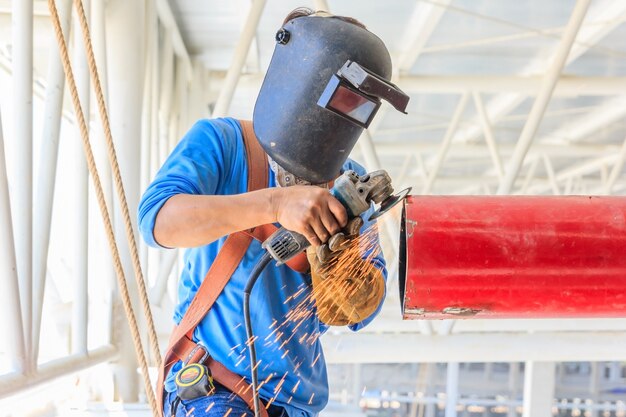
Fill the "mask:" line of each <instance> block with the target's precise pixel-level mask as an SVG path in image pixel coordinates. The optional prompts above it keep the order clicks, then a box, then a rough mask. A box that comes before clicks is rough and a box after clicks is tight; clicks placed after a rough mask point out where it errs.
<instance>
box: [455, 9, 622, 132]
mask: <svg viewBox="0 0 626 417" xmlns="http://www.w3.org/2000/svg"><path fill="white" fill-rule="evenodd" d="M624 18H626V2H624V1H621V0H605V1H599V2H595V3H594V5H593V6H592V7H591V8H590V10H589V13H588V18H587V21H588V22H589V23H590V24H589V25H587V24H585V25H583V26H582V28H581V29H580V32H579V35H578V38H577V43H576V44H575V45H574V46H573V47H572V49H571V51H570V53H569V56H568V57H567V60H566V62H565V65H566V66H567V65H568V64H570V63H572V62H574V61H575V60H576V59H578V58H579V57H580V56H582V55H583V54H584V53H585V52H587V51H588V50H589V49H591V48H592V47H593V46H594V45H595V44H596V43H598V42H599V41H600V40H602V39H603V38H604V37H605V36H607V35H608V34H609V33H611V32H612V31H613V30H615V29H616V28H617V27H619V26H620V24H621V22H622V21H623V19H624ZM595 22H608V23H607V24H605V25H597V24H595ZM545 71H546V60H545V58H544V54H538V56H537V58H536V59H534V60H533V61H531V62H530V63H529V64H528V65H526V66H525V67H524V68H521V69H520V71H519V72H518V74H519V75H533V74H541V73H543V72H545ZM525 98H526V95H524V94H517V93H509V94H499V95H497V96H496V97H494V98H492V99H491V100H490V101H489V103H488V104H487V112H488V114H489V120H491V121H492V123H497V122H498V121H499V120H500V119H501V118H502V117H504V116H506V115H507V114H509V113H510V112H511V111H513V110H514V109H515V108H517V106H518V105H519V104H520V103H522V102H523V101H524V99H525ZM481 134H482V129H481V127H480V121H479V120H478V118H476V120H475V121H474V122H473V123H472V125H471V126H469V127H467V128H464V129H461V130H459V132H458V133H457V135H455V137H454V139H453V142H467V141H470V140H472V139H475V138H476V137H478V136H480V135H481Z"/></svg>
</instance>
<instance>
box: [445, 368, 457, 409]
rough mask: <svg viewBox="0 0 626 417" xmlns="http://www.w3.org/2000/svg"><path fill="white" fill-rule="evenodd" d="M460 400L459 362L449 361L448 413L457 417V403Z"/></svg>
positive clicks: (447, 378) (447, 372) (447, 382)
mask: <svg viewBox="0 0 626 417" xmlns="http://www.w3.org/2000/svg"><path fill="white" fill-rule="evenodd" d="M458 401H459V363H458V362H448V367H447V369H446V414H445V417H456V415H457V413H456V404H457V402H458Z"/></svg>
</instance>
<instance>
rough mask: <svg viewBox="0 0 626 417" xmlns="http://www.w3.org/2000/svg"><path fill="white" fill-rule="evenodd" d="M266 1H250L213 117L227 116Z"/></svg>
mask: <svg viewBox="0 0 626 417" xmlns="http://www.w3.org/2000/svg"><path fill="white" fill-rule="evenodd" d="M265 3H266V0H252V4H251V5H250V12H249V13H248V18H247V19H246V23H245V25H244V27H243V32H242V33H241V35H240V36H239V42H238V43H237V48H236V49H235V54H234V56H233V60H232V62H231V64H230V67H229V68H228V72H227V73H226V78H225V79H224V82H223V84H222V89H221V90H220V94H219V96H218V98H217V101H216V102H215V108H214V109H213V117H224V116H226V115H227V114H228V109H229V108H230V102H231V101H232V99H233V95H234V93H235V88H236V87H237V82H238V81H239V76H240V75H241V69H242V68H243V65H244V64H245V62H246V58H247V56H248V51H249V50H250V44H251V43H252V39H253V38H254V36H255V35H256V31H257V27H258V26H259V20H260V19H261V14H263V9H264V8H265Z"/></svg>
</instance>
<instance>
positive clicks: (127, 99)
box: [106, 0, 145, 401]
mask: <svg viewBox="0 0 626 417" xmlns="http://www.w3.org/2000/svg"><path fill="white" fill-rule="evenodd" d="M106 17H107V20H106V28H107V32H106V36H107V39H106V40H107V57H108V74H109V77H110V79H111V80H115V83H110V85H109V101H110V106H109V107H108V110H109V113H110V121H111V130H112V133H113V138H114V139H115V147H116V149H117V153H118V158H119V159H118V160H119V164H120V171H121V175H122V178H123V179H124V188H125V190H126V195H127V196H128V208H129V211H130V213H136V212H137V205H138V203H139V201H138V200H139V196H140V189H139V176H140V169H139V165H138V164H137V161H139V160H140V150H139V145H140V140H139V138H140V137H141V122H140V121H141V105H142V103H141V100H142V97H143V93H142V89H143V84H144V83H143V77H144V53H143V48H144V47H145V42H144V35H145V31H144V5H143V3H142V2H129V1H126V0H112V1H109V2H108V3H107V15H106ZM131 221H133V223H135V222H136V219H135V217H134V216H131ZM134 226H135V227H134V229H135V230H136V225H134ZM115 234H116V236H118V240H117V244H118V247H119V248H120V256H121V259H122V264H123V266H124V270H125V271H126V276H133V268H132V262H131V259H130V250H129V248H128V243H127V241H126V238H125V236H126V233H125V228H124V223H123V221H122V215H121V213H120V211H119V209H118V208H117V207H116V210H115ZM128 289H129V292H130V294H131V297H132V298H133V302H137V300H136V298H137V288H136V283H135V280H128ZM118 330H119V333H118V335H119V339H118V342H117V343H116V345H118V346H119V349H120V359H119V361H118V362H117V364H116V365H117V366H116V375H115V376H116V383H117V386H118V388H119V389H118V394H119V396H120V399H122V400H123V401H136V400H137V394H138V392H137V389H138V386H139V384H138V376H137V372H136V369H137V360H136V357H135V353H134V348H133V345H132V341H131V336H130V333H129V332H128V329H127V328H126V327H124V328H123V329H118Z"/></svg>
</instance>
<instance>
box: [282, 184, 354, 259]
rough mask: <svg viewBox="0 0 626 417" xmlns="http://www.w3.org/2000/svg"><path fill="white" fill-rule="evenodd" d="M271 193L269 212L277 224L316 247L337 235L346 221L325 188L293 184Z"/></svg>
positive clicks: (335, 200)
mask: <svg viewBox="0 0 626 417" xmlns="http://www.w3.org/2000/svg"><path fill="white" fill-rule="evenodd" d="M273 190H274V193H273V195H272V207H271V209H272V210H273V213H274V214H275V216H274V217H275V219H276V221H277V222H278V223H280V224H281V225H282V226H283V227H285V228H287V229H289V230H292V231H294V232H297V233H300V234H301V235H303V236H305V237H306V238H307V240H308V241H309V242H310V243H311V245H313V246H315V247H317V246H319V245H321V244H322V243H324V242H326V241H327V240H328V239H329V238H330V237H331V236H332V235H334V234H336V233H338V232H339V231H340V230H341V229H342V228H343V227H344V226H345V225H346V223H347V221H348V216H347V214H346V209H345V208H344V207H343V205H342V204H341V203H340V202H339V201H338V200H337V199H336V198H335V197H333V196H332V195H331V194H330V193H329V192H328V190H326V189H324V188H320V187H316V186H306V185H294V186H292V187H285V188H275V189H273Z"/></svg>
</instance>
